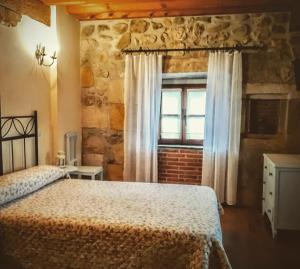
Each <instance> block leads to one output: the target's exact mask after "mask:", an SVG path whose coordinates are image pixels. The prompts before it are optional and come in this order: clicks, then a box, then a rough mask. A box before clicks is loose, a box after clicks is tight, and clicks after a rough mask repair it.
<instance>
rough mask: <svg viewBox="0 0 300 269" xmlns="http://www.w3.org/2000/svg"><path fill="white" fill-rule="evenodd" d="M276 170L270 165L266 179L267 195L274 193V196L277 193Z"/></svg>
mask: <svg viewBox="0 0 300 269" xmlns="http://www.w3.org/2000/svg"><path fill="white" fill-rule="evenodd" d="M275 172H276V170H275V167H274V166H273V165H272V164H269V165H268V172H267V175H266V178H265V182H266V192H267V193H272V194H273V196H274V192H275V176H276V174H275Z"/></svg>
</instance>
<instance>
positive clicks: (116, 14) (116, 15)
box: [73, 6, 288, 21]
mask: <svg viewBox="0 0 300 269" xmlns="http://www.w3.org/2000/svg"><path fill="white" fill-rule="evenodd" d="M275 11H288V10H287V9H286V8H283V7H282V6H278V7H272V8H271V7H267V8H263V9H255V10H254V9H249V8H245V7H242V8H240V7H236V8H230V9H226V10H224V9H223V8H220V9H216V8H212V9H200V10H199V9H190V10H186V9H185V10H166V11H164V10H158V11H153V10H145V11H139V12H137V11H135V12H134V11H110V12H102V13H91V14H86V13H85V14H73V15H74V16H75V17H76V18H77V19H79V20H82V21H84V20H106V19H134V18H158V17H176V16H196V15H199V16H200V15H218V14H238V13H252V12H254V13H256V12H275Z"/></svg>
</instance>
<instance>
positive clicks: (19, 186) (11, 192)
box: [0, 165, 64, 205]
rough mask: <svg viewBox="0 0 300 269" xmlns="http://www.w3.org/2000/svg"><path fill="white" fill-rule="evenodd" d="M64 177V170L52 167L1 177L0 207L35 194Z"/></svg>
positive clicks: (40, 166) (36, 167)
mask: <svg viewBox="0 0 300 269" xmlns="http://www.w3.org/2000/svg"><path fill="white" fill-rule="evenodd" d="M62 176H64V170H63V169H61V168H59V167H57V166H52V165H38V166H34V167H31V168H28V169H25V170H21V171H18V172H14V173H10V174H7V175H4V176H0V205H2V204H4V203H7V202H10V201H12V200H14V199H17V198H20V197H22V196H24V195H26V194H29V193H31V192H34V191H36V190H38V189H40V188H42V187H43V186H45V185H47V184H49V183H51V182H53V181H55V180H57V179H59V178H61V177H62Z"/></svg>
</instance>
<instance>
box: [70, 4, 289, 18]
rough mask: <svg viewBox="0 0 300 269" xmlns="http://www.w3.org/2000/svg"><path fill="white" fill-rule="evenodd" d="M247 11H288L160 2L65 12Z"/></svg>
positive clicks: (280, 7)
mask: <svg viewBox="0 0 300 269" xmlns="http://www.w3.org/2000/svg"><path fill="white" fill-rule="evenodd" d="M239 9H240V10H247V11H253V12H257V11H264V10H284V9H285V10H288V5H286V4H284V5H283V4H281V5H279V4H277V5H272V6H269V5H259V6H257V5H248V6H244V5H239V6H223V7H221V6H220V7H215V6H214V5H211V4H207V5H200V4H199V3H196V4H194V3H192V2H189V3H186V2H184V1H173V2H172V3H171V2H166V3H164V4H162V3H160V2H158V1H157V2H149V4H147V5H145V4H144V3H130V4H129V3H126V4H108V3H107V4H99V5H96V4H89V5H71V6H67V10H68V12H69V13H70V14H73V15H82V14H86V15H90V14H99V13H105V12H149V11H152V12H158V11H177V10H181V11H183V12H184V13H188V12H190V11H193V10H197V11H200V13H202V12H205V13H207V11H208V12H209V13H211V12H213V10H216V11H217V12H218V13H219V12H221V11H222V10H223V11H224V12H226V13H228V12H231V10H234V11H237V10H239Z"/></svg>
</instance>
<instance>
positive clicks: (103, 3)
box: [42, 0, 299, 20]
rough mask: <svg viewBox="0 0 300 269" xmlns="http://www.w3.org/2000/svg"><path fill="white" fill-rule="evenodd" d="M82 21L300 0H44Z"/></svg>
mask: <svg viewBox="0 0 300 269" xmlns="http://www.w3.org/2000/svg"><path fill="white" fill-rule="evenodd" d="M42 1H43V2H44V3H45V4H48V5H63V6H66V9H67V11H68V13H69V14H71V15H74V16H75V17H77V18H78V19H79V20H95V19H99V20H101V19H120V18H141V17H167V16H183V15H209V14H229V13H243V12H262V11H289V10H290V7H291V4H292V2H295V1H299V0H81V1H80V0H77V1H76V0H69V1H68V0H42Z"/></svg>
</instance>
